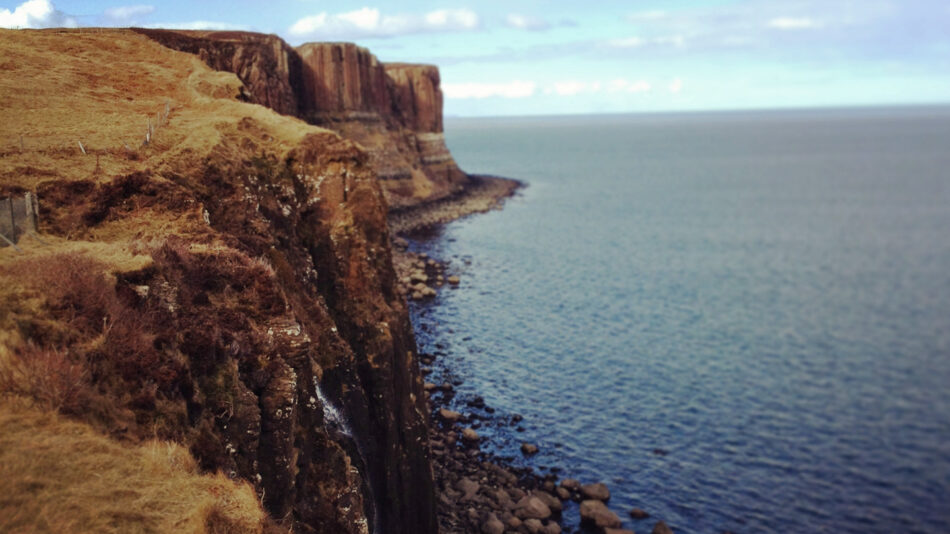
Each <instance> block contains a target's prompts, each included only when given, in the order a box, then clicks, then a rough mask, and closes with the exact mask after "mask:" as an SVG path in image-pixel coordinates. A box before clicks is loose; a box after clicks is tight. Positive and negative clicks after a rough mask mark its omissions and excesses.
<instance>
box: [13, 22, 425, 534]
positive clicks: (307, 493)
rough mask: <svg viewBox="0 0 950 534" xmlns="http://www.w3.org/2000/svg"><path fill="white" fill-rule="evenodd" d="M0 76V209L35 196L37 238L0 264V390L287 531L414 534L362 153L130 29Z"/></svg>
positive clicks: (16, 53)
mask: <svg viewBox="0 0 950 534" xmlns="http://www.w3.org/2000/svg"><path fill="white" fill-rule="evenodd" d="M0 58H2V59H0V67H2V70H3V72H4V76H2V77H0V102H2V104H0V106H2V115H3V118H4V120H3V121H0V198H2V197H6V196H8V195H14V194H21V193H23V192H26V191H30V192H34V193H36V194H38V196H39V199H40V200H39V202H40V221H39V226H40V232H41V235H42V240H43V241H44V242H43V243H41V242H40V241H38V240H35V239H32V238H29V237H24V238H23V241H21V248H23V252H21V253H17V252H15V251H14V250H13V249H12V248H10V247H6V248H2V249H0V279H2V284H0V369H6V370H7V371H8V373H7V374H8V375H10V376H14V377H18V378H17V380H14V381H13V382H14V383H13V384H12V385H11V384H9V383H8V384H7V386H8V387H7V392H8V393H13V394H16V395H20V396H33V397H35V398H39V399H41V400H42V399H46V400H47V401H48V402H49V404H50V406H51V407H53V408H57V409H59V410H60V411H62V412H64V413H66V414H69V415H71V416H72V417H75V418H77V419H80V420H83V421H86V422H88V423H89V424H92V425H93V426H94V427H95V428H97V429H99V430H100V431H101V432H104V433H107V434H108V435H110V436H112V437H113V438H114V439H118V440H125V441H139V440H144V439H151V438H153V437H158V438H160V439H164V440H169V441H173V442H176V443H180V444H182V445H184V446H185V447H186V448H188V449H189V451H190V452H191V454H192V455H194V457H195V459H196V460H197V461H198V464H199V466H200V467H201V469H203V470H205V471H211V472H213V471H219V470H220V471H222V472H224V473H229V474H231V475H232V476H235V477H238V478H241V479H244V480H246V481H248V482H249V483H251V484H252V485H253V486H254V488H255V491H256V492H257V494H258V496H259V497H260V498H261V499H262V501H263V503H264V506H265V508H266V510H267V512H268V513H269V514H270V516H271V517H272V518H273V519H274V520H276V521H278V522H281V523H283V524H285V525H287V526H290V527H293V528H294V530H295V531H298V532H340V533H359V532H363V533H365V532H370V531H372V530H374V527H379V531H382V532H391V533H400V532H406V533H409V532H412V533H426V532H435V531H436V527H435V515H434V512H433V510H434V498H433V488H432V477H431V473H430V467H429V461H428V456H427V455H428V451H427V449H426V445H425V443H426V439H425V438H426V410H425V406H424V396H423V392H422V382H421V379H420V376H419V372H418V366H417V364H416V363H415V361H414V355H413V352H412V351H413V350H414V346H415V344H414V341H413V338H412V333H411V328H410V325H409V320H408V315H407V312H406V309H405V303H404V301H403V300H402V298H401V297H400V296H399V295H397V293H396V290H395V286H394V284H395V276H394V273H393V270H392V261H391V251H390V245H389V232H388V229H387V223H386V208H385V206H386V204H385V200H384V197H383V192H382V190H381V188H380V185H379V180H377V178H376V175H375V172H374V169H373V167H372V166H371V165H370V164H369V157H368V156H367V154H366V153H365V152H364V151H363V150H362V149H361V148H360V147H358V146H357V145H355V144H354V143H353V142H351V141H347V140H345V139H342V138H341V137H339V136H338V135H337V134H336V133H333V132H331V131H328V130H324V129H321V128H318V127H314V126H311V125H308V124H306V123H304V122H302V121H300V120H298V119H295V118H292V117H288V116H282V115H279V114H278V113H276V112H274V111H272V110H270V109H267V108H265V107H263V106H259V105H255V104H251V103H245V102H241V101H240V100H241V98H243V99H245V100H247V94H248V91H249V88H248V86H247V85H245V84H242V82H241V81H240V80H239V79H238V78H237V77H236V76H235V75H233V74H230V73H224V72H217V71H214V70H212V69H211V68H209V67H208V66H207V65H206V64H205V63H204V62H203V61H201V60H200V59H199V57H197V56H195V55H190V54H187V53H183V52H177V51H174V50H171V49H169V48H167V47H164V46H161V45H159V44H158V43H156V42H155V41H153V40H151V39H148V38H146V37H145V36H143V35H141V34H138V33H135V32H132V31H124V30H109V31H105V30H103V31H96V32H89V31H88V30H87V31H85V32H81V31H78V30H76V31H3V30H0ZM274 94H275V95H279V94H282V93H280V92H275V93H274ZM242 95H243V97H242ZM274 101H275V102H281V101H282V100H281V98H278V97H275V100H274ZM149 127H151V131H149ZM147 132H148V141H149V142H148V144H145V141H146V135H147ZM80 144H81V145H82V146H80ZM38 354H39V355H42V358H45V359H41V360H37V355H38ZM35 361H50V362H53V363H54V364H55V365H57V366H58V367H59V368H62V369H65V370H67V371H69V372H71V373H73V372H74V373H73V374H70V375H69V376H74V377H76V381H74V382H76V384H74V385H73V386H75V387H73V386H70V387H69V389H68V391H60V390H61V389H63V388H64V387H65V386H63V384H56V383H53V384H50V383H39V384H37V383H35V381H30V380H27V378H29V377H30V375H31V373H33V375H36V374H37V372H38V371H37V369H36V367H35V366H31V365H29V362H35ZM11 369H12V370H13V372H12V374H11V371H10V370H11ZM34 378H35V376H34ZM41 382H42V381H41ZM50 389H52V390H53V391H52V392H50V391H48V390H50ZM49 399H53V400H52V401H50V400H49Z"/></svg>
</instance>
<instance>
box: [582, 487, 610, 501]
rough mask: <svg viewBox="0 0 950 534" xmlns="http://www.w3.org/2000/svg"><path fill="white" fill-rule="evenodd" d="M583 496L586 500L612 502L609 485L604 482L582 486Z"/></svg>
mask: <svg viewBox="0 0 950 534" xmlns="http://www.w3.org/2000/svg"><path fill="white" fill-rule="evenodd" d="M581 495H582V496H583V497H584V498H585V499H595V500H598V501H604V502H606V501H609V500H610V490H609V489H607V485H606V484H604V483H603V482H597V483H595V484H585V485H583V486H581Z"/></svg>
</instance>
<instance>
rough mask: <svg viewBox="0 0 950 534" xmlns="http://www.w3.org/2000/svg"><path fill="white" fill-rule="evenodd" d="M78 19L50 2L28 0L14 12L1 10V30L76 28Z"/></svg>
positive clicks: (46, 0) (47, 0) (45, 0)
mask: <svg viewBox="0 0 950 534" xmlns="http://www.w3.org/2000/svg"><path fill="white" fill-rule="evenodd" d="M76 26H77V24H76V19H74V18H72V17H69V16H67V15H66V14H65V13H63V12H62V11H60V10H58V9H56V6H54V5H53V3H52V2H50V1H49V0H28V1H27V2H23V3H22V4H20V5H19V6H17V7H16V9H14V10H13V11H10V10H9V9H0V28H55V27H67V28H75V27H76Z"/></svg>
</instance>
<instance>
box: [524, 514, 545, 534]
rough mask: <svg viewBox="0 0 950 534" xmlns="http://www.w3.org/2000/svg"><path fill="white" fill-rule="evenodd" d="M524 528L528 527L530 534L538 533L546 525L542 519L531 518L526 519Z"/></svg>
mask: <svg viewBox="0 0 950 534" xmlns="http://www.w3.org/2000/svg"><path fill="white" fill-rule="evenodd" d="M524 528H526V529H528V534H538V533H539V532H541V529H542V528H544V525H543V524H542V523H541V520H540V519H534V518H531V519H526V520H525V522H524Z"/></svg>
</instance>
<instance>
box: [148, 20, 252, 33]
mask: <svg viewBox="0 0 950 534" xmlns="http://www.w3.org/2000/svg"><path fill="white" fill-rule="evenodd" d="M145 27H146V28H162V29H166V30H219V31H220V30H231V31H247V30H249V29H250V27H249V26H244V25H241V24H231V23H230V22H217V21H213V20H193V21H189V22H156V23H154V24H148V25H146V26H145Z"/></svg>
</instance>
